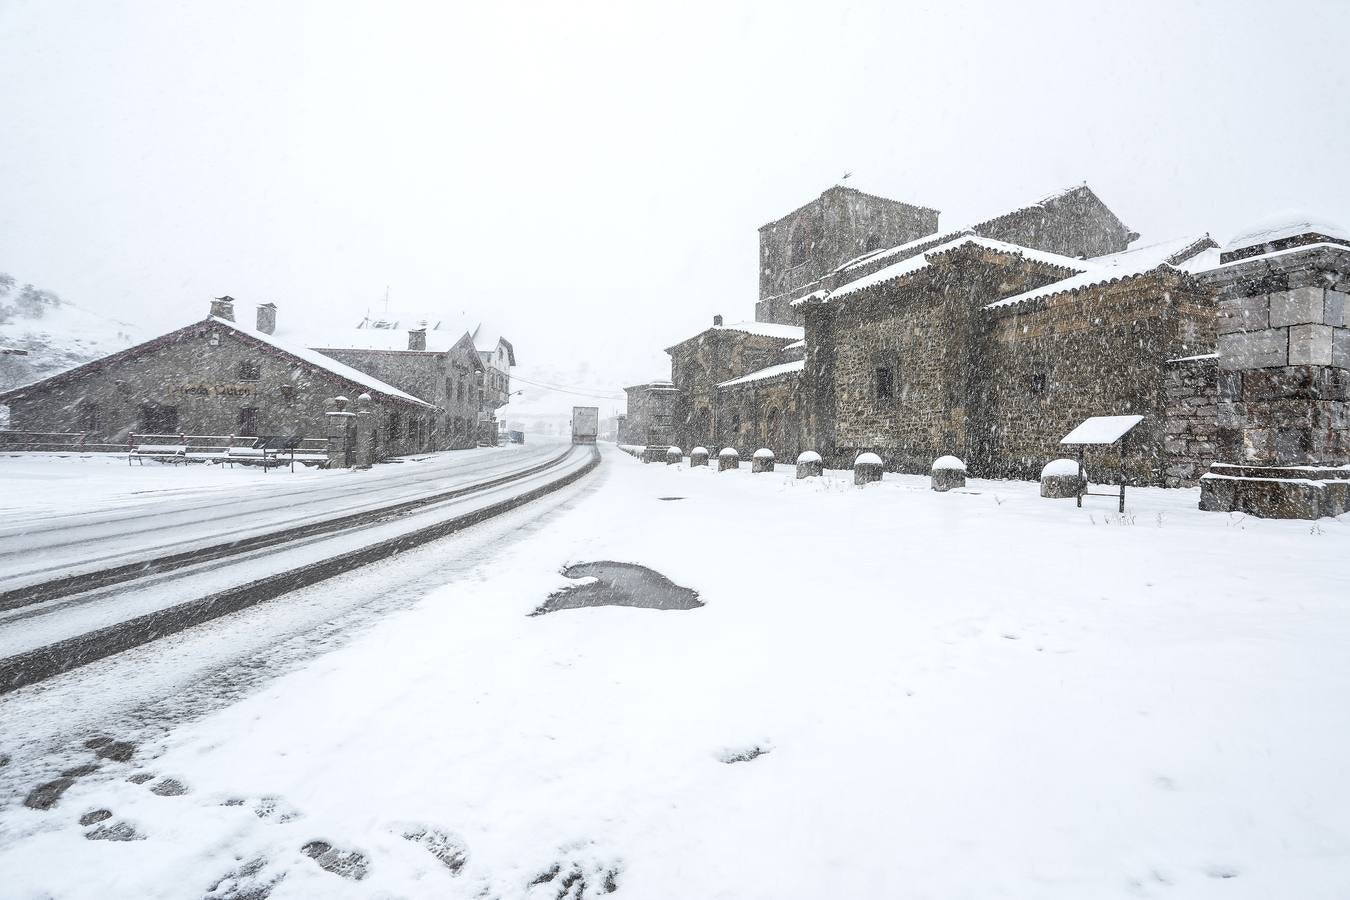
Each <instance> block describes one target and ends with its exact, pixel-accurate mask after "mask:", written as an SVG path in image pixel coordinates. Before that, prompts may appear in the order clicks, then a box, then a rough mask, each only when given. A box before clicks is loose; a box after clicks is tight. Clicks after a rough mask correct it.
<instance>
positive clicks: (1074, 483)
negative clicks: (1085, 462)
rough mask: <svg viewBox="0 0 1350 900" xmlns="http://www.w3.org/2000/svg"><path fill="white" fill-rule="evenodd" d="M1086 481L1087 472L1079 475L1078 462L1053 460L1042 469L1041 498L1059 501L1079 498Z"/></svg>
mask: <svg viewBox="0 0 1350 900" xmlns="http://www.w3.org/2000/svg"><path fill="white" fill-rule="evenodd" d="M1086 479H1087V473H1086V472H1083V473H1082V474H1079V470H1078V462H1077V460H1072V459H1056V460H1051V461H1050V462H1048V463H1046V464H1045V468H1044V469H1041V496H1042V497H1051V498H1055V499H1059V500H1063V499H1065V498H1070V497H1077V496H1078V492H1079V491H1080V490H1082V488H1083V482H1084V481H1085V480H1086Z"/></svg>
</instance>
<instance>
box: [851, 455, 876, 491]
mask: <svg viewBox="0 0 1350 900" xmlns="http://www.w3.org/2000/svg"><path fill="white" fill-rule="evenodd" d="M881 469H882V465H881V457H880V456H877V455H876V454H875V453H859V454H858V458H857V459H855V460H854V461H853V483H854V484H856V485H858V486H859V487H862V486H863V485H865V484H871V483H872V482H874V481H880V480H881Z"/></svg>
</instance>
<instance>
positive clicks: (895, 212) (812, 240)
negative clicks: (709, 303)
mask: <svg viewBox="0 0 1350 900" xmlns="http://www.w3.org/2000/svg"><path fill="white" fill-rule="evenodd" d="M937 224H938V211H937V210H935V209H928V208H927V207H923V206H914V205H912V204H909V203H901V202H899V201H896V200H888V199H886V198H884V197H877V196H874V195H872V194H867V193H864V192H862V191H859V190H855V189H853V188H850V187H844V186H842V185H836V186H834V187H831V188H830V189H828V190H826V191H825V192H824V193H822V194H821V195H820V196H819V197H817V198H816V199H815V200H812V201H811V202H810V203H808V204H806V205H805V206H802V207H800V208H798V209H795V210H793V211H792V212H790V213H788V214H787V215H786V216H783V217H782V218H781V219H777V220H776V221H773V222H770V223H768V224H767V225H764V226H762V227H761V228H760V229H759V303H758V304H757V305H756V306H755V320H756V321H759V322H778V323H780V324H785V325H798V324H801V323H800V316H799V315H798V313H797V311H796V310H795V309H794V308H793V307H792V306H791V301H793V300H795V299H797V298H798V297H800V296H802V295H803V294H805V293H808V292H809V291H811V290H814V289H815V285H817V284H818V283H819V281H820V279H821V278H822V277H824V276H825V275H826V274H827V273H829V272H831V271H833V270H834V269H835V268H837V267H838V266H840V265H841V264H842V263H845V262H847V261H848V260H850V259H853V258H855V257H857V256H858V255H860V254H863V253H867V252H869V251H873V250H879V249H881V248H883V247H891V246H894V245H896V244H903V243H906V242H908V241H912V240H914V239H916V238H920V237H923V236H924V235H926V234H932V233H933V232H934V231H936V230H937Z"/></svg>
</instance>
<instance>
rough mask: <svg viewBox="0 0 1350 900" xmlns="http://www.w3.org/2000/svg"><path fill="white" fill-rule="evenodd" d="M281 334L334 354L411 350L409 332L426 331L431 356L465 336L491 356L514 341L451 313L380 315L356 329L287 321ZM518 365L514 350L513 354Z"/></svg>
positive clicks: (365, 319) (466, 316)
mask: <svg viewBox="0 0 1350 900" xmlns="http://www.w3.org/2000/svg"><path fill="white" fill-rule="evenodd" d="M278 325H279V327H278V329H277V334H278V335H279V336H281V337H282V338H283V339H285V340H287V341H288V342H290V343H291V344H305V345H306V346H309V347H317V348H320V349H322V348H331V349H334V350H407V349H408V332H409V331H414V330H417V329H422V330H425V331H426V335H427V344H426V349H427V352H430V353H445V352H446V351H447V350H449V349H450V348H451V347H453V346H455V344H457V343H459V340H460V338H462V337H464V335H466V334H467V335H468V336H469V340H470V342H471V343H472V344H473V346H474V349H475V350H477V351H478V352H480V353H491V352H493V351H495V350H496V349H497V347H498V345H499V344H501V343H505V344H506V346H507V347H508V348H510V347H511V342H510V341H504V340H503V338H502V335H501V332H500V331H499V330H497V329H495V328H492V327H490V326H488V325H486V324H484V323H483V322H481V321H480V320H478V319H476V318H474V317H473V316H470V315H469V314H468V313H450V314H447V315H436V314H434V313H428V312H419V313H409V312H385V313H381V314H379V315H371V314H367V315H366V316H364V317H363V318H362V319H361V321H360V322H358V323H357V324H356V325H355V326H354V327H349V326H345V325H318V326H315V325H312V324H310V323H302V324H301V325H299V326H296V325H294V324H292V323H290V322H287V321H286V320H285V318H284V317H283V318H282V321H281V322H279V323H278ZM511 354H512V364H513V365H514V363H515V359H514V355H515V354H514V350H511Z"/></svg>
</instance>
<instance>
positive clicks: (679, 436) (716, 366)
mask: <svg viewBox="0 0 1350 900" xmlns="http://www.w3.org/2000/svg"><path fill="white" fill-rule="evenodd" d="M792 342H793V341H792V340H791V339H790V338H781V337H769V336H767V335H762V334H749V333H747V332H744V331H736V330H734V329H730V328H711V329H709V330H707V331H705V332H703V333H702V334H700V335H697V336H696V337H693V338H690V339H689V340H687V341H683V342H681V343H679V344H676V345H675V346H674V347H671V348H670V349H669V350H667V352H668V353H669V354H670V377H671V382H672V383H673V384H674V386H675V388H676V390H677V391H679V397H678V399H677V402H676V405H675V408H674V416H675V439H674V441H673V443H676V444H678V445H679V446H681V447H695V446H700V445H702V446H709V442H712V443H716V442H717V441H716V439H717V437H718V436H719V434H720V433H719V434H715V433H714V419H715V418H717V415H716V414H717V410H718V396H717V392H718V388H717V385H719V384H721V383H722V382H724V381H730V380H732V379H734V378H740V377H741V376H742V375H748V374H750V373H751V372H755V371H758V370H759V369H763V368H765V367H766V366H773V365H777V364H778V363H780V362H786V361H787V358H786V357H784V356H783V355H782V349H783V347H784V346H785V345H786V344H789V343H792ZM630 412H631V406H630Z"/></svg>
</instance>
